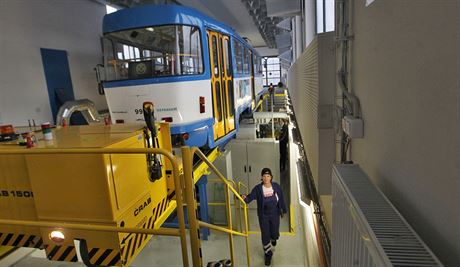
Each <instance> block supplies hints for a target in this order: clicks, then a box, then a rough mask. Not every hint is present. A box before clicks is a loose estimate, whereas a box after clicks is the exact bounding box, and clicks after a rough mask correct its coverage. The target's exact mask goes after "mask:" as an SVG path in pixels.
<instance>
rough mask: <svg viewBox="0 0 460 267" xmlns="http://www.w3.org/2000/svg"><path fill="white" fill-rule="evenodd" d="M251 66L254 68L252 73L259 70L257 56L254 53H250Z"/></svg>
mask: <svg viewBox="0 0 460 267" xmlns="http://www.w3.org/2000/svg"><path fill="white" fill-rule="evenodd" d="M252 67H253V69H254V74H256V73H258V72H259V70H258V69H257V56H256V54H252Z"/></svg>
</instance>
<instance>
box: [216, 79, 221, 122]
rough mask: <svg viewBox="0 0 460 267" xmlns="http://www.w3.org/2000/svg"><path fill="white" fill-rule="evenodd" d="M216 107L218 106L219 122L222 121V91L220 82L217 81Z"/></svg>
mask: <svg viewBox="0 0 460 267" xmlns="http://www.w3.org/2000/svg"><path fill="white" fill-rule="evenodd" d="M215 87H216V100H217V101H216V105H217V121H222V101H221V99H220V97H221V90H220V82H218V81H216V83H215Z"/></svg>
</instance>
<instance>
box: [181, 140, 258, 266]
mask: <svg viewBox="0 0 460 267" xmlns="http://www.w3.org/2000/svg"><path fill="white" fill-rule="evenodd" d="M184 153H185V155H186V157H187V158H189V161H190V162H185V157H184ZM188 153H189V154H188ZM193 155H198V157H199V158H200V159H201V160H202V161H203V162H205V163H206V165H208V167H209V168H210V169H211V170H212V171H213V172H214V174H216V175H217V177H218V178H219V179H220V180H221V181H222V182H223V183H224V184H225V185H226V188H227V193H226V194H225V198H226V202H227V223H228V229H227V228H223V227H219V226H212V227H209V228H211V229H214V230H217V231H221V232H225V233H228V234H229V237H230V238H229V245H230V257H231V261H232V265H233V266H235V255H234V248H233V235H240V236H244V237H246V255H247V266H248V267H249V266H251V262H250V254H249V239H248V238H249V234H248V233H249V230H248V225H249V222H248V212H247V205H246V202H245V201H244V199H243V198H242V197H241V196H240V194H239V193H238V192H237V191H236V190H235V188H233V187H232V185H231V184H230V182H228V181H229V180H228V179H226V178H225V177H224V175H223V174H222V173H221V172H220V171H219V170H218V169H217V168H216V167H215V166H214V164H212V162H210V161H209V160H208V158H207V157H206V155H205V154H203V152H201V150H200V149H199V148H197V147H192V148H189V147H182V159H183V164H184V165H183V166H184V174H185V169H186V166H187V165H189V164H190V165H191V163H192V162H191V161H192V159H193ZM191 179H192V177H189V178H186V180H190V181H191ZM192 189H193V188H186V196H188V195H191V194H192V193H193V192H190V191H191V190H192ZM230 191H232V192H233V194H234V195H235V196H236V198H237V199H239V200H240V202H241V203H243V208H244V217H245V228H246V231H245V232H238V231H234V230H233V227H232V216H231V211H230ZM187 204H190V205H193V203H187ZM189 223H190V217H189ZM197 223H198V225H202V226H205V225H208V226H209V224H207V223H205V222H201V221H198V222H197ZM208 226H205V227H208ZM190 229H193V228H192V226H191V225H190ZM192 232H195V231H192ZM195 250H196V248H195ZM193 251H194V248H193V244H192V256H193V254H194V252H193Z"/></svg>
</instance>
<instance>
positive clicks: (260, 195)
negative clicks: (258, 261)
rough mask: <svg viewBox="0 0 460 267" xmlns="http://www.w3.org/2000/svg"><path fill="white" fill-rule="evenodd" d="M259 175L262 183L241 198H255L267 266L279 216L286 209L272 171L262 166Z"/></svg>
mask: <svg viewBox="0 0 460 267" xmlns="http://www.w3.org/2000/svg"><path fill="white" fill-rule="evenodd" d="M261 175H262V183H260V184H258V185H256V186H254V188H253V189H252V190H251V193H250V194H248V195H247V196H245V195H243V199H244V201H245V202H246V203H250V202H251V201H253V200H254V199H255V200H257V216H258V217H259V225H260V231H261V233H262V245H263V247H264V253H265V265H267V266H268V265H270V263H271V259H272V256H273V252H272V250H271V248H272V246H276V240H277V239H278V238H279V236H280V233H279V228H280V216H283V214H285V213H286V212H287V210H286V204H285V202H284V196H283V192H282V191H281V187H280V185H279V184H277V183H275V182H273V175H272V171H271V170H270V169H269V168H263V169H262V172H261Z"/></svg>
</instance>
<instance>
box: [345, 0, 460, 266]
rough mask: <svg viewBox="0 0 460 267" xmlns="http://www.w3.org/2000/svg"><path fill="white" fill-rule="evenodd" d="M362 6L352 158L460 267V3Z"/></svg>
mask: <svg viewBox="0 0 460 267" xmlns="http://www.w3.org/2000/svg"><path fill="white" fill-rule="evenodd" d="M364 3H365V2H364V1H354V14H355V16H354V23H355V26H354V36H355V39H354V42H353V45H354V49H353V54H354V56H353V58H352V62H353V74H354V75H353V84H354V91H355V92H356V94H357V96H358V97H359V98H360V101H361V106H362V114H363V118H364V127H365V129H364V135H365V136H364V139H356V140H354V141H353V142H352V160H353V161H354V162H356V163H358V164H360V166H361V167H362V168H363V169H364V170H365V171H366V173H367V174H368V175H369V176H370V177H371V179H372V180H373V181H374V182H375V183H376V184H377V185H378V186H379V187H380V188H381V189H382V190H383V192H384V193H385V194H386V195H387V196H388V197H389V199H390V200H391V201H392V202H393V204H395V206H396V207H397V208H398V209H399V210H400V211H401V213H402V214H403V215H404V217H405V218H406V219H408V221H409V223H410V224H411V225H412V226H413V227H414V228H415V229H416V231H417V232H418V233H419V234H420V236H421V237H422V239H423V240H424V241H425V242H426V243H427V244H428V245H429V246H430V247H431V248H432V249H433V250H434V252H435V253H436V254H437V256H438V257H439V258H440V260H441V261H443V263H444V264H445V265H446V266H460V206H459V205H460V204H459V203H460V139H459V136H460V49H459V48H460V28H459V25H460V2H459V1H451V0H444V1H441V0H438V1H433V0H417V1H415V0H414V1H401V0H385V1H382V0H380V1H379V0H377V1H375V2H374V3H373V4H372V5H370V6H369V7H367V8H366V7H365V5H364Z"/></svg>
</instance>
